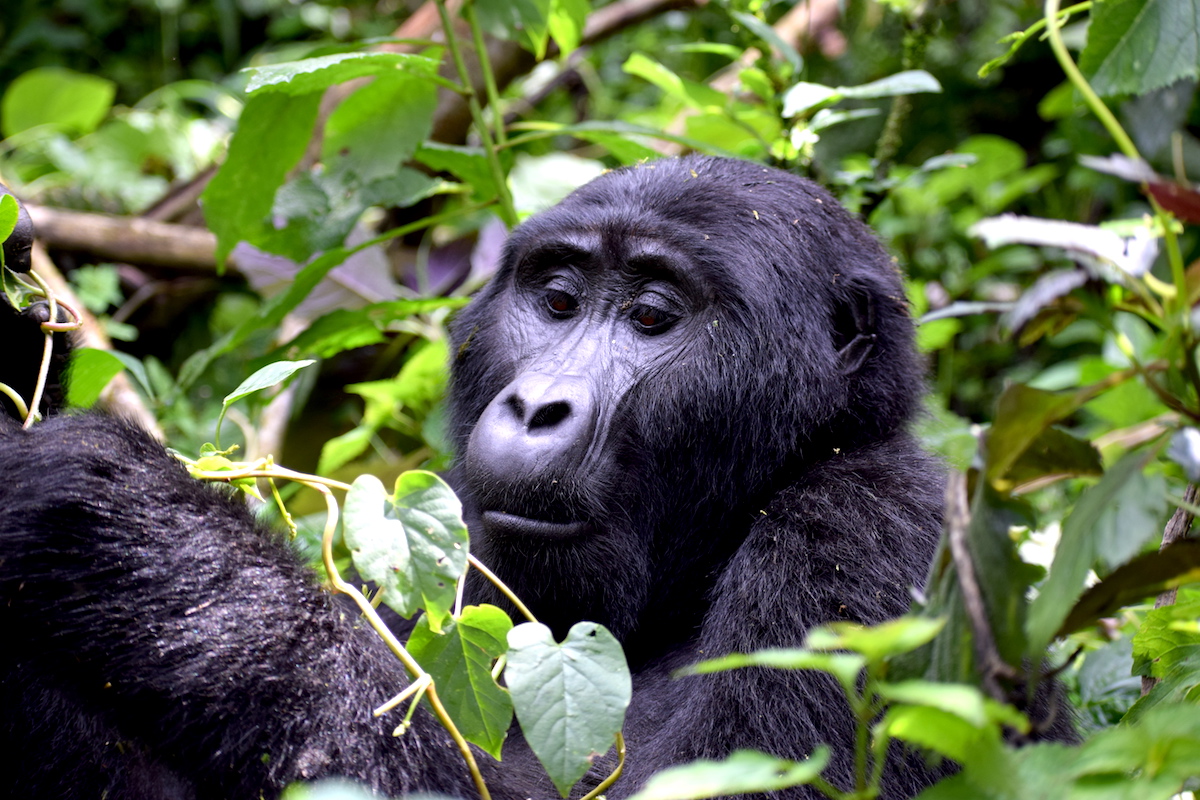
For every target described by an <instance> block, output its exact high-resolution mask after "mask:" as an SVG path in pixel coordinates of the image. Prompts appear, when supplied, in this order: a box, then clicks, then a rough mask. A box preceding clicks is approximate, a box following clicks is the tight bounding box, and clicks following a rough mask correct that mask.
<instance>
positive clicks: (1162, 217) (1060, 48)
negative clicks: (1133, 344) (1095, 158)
mask: <svg viewBox="0 0 1200 800" xmlns="http://www.w3.org/2000/svg"><path fill="white" fill-rule="evenodd" d="M1044 8H1045V13H1044V18H1045V22H1046V35H1047V37H1049V39H1050V49H1051V50H1052V51H1054V57H1055V58H1057V59H1058V64H1059V66H1060V67H1062V71H1063V72H1064V73H1065V74H1066V76H1067V79H1068V80H1070V81H1071V85H1072V86H1074V87H1075V89H1076V90H1077V91H1078V92H1079V94H1080V95H1082V96H1083V101H1084V102H1085V103H1087V106H1088V108H1089V109H1090V110H1091V112H1092V113H1093V114H1095V115H1096V118H1097V119H1098V120H1100V124H1101V125H1103V126H1104V128H1105V130H1107V131H1108V133H1109V135H1110V136H1112V138H1113V141H1114V142H1116V144H1117V147H1118V148H1119V149H1120V150H1121V152H1122V153H1123V154H1124V155H1125V156H1126V157H1128V158H1131V159H1133V160H1135V161H1141V160H1142V156H1141V154H1140V153H1139V152H1138V149H1137V146H1136V145H1134V143H1133V140H1132V139H1130V138H1129V134H1127V133H1126V132H1125V129H1124V128H1122V127H1121V123H1120V122H1118V121H1117V118H1116V116H1115V115H1114V114H1113V113H1112V111H1111V110H1110V109H1109V107H1108V106H1107V105H1105V104H1104V101H1103V100H1101V99H1100V95H1098V94H1096V91H1095V90H1094V89H1093V88H1092V86H1091V84H1089V83H1088V81H1087V78H1085V77H1084V76H1083V73H1082V72H1080V70H1079V67H1078V66H1076V64H1075V60H1074V59H1072V58H1071V54H1070V53H1069V52H1068V51H1067V45H1066V43H1064V42H1063V38H1062V30H1061V27H1062V26H1061V23H1060V20H1059V13H1060V12H1059V0H1046V4H1045V7H1044ZM1150 204H1151V206H1153V208H1154V213H1155V216H1157V217H1158V219H1159V222H1160V223H1161V226H1162V231H1163V241H1164V242H1165V243H1166V246H1167V261H1168V263H1169V264H1170V265H1171V282H1172V283H1174V284H1175V298H1174V303H1173V305H1175V307H1176V308H1177V309H1178V310H1180V311H1181V312H1182V324H1183V330H1185V331H1190V330H1191V327H1192V326H1191V319H1190V317H1189V315H1188V314H1187V313H1186V312H1187V302H1188V300H1187V296H1188V291H1187V275H1186V273H1185V272H1184V266H1183V254H1182V253H1181V252H1180V250H1179V240H1178V238H1177V237H1176V236H1175V231H1174V229H1173V228H1172V227H1171V221H1172V220H1171V219H1169V218H1168V216H1167V213H1166V211H1164V210H1163V208H1162V206H1160V205H1159V204H1158V201H1157V200H1155V199H1154V197H1153V195H1151V196H1150ZM1184 347H1185V350H1188V351H1190V350H1191V342H1190V341H1188V342H1184ZM1187 358H1188V359H1189V360H1191V358H1192V356H1191V354H1190V353H1189V354H1188V355H1187ZM1195 388H1196V390H1197V391H1198V392H1200V385H1197V386H1196V387H1195Z"/></svg>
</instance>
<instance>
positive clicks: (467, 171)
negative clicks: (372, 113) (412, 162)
mask: <svg viewBox="0 0 1200 800" xmlns="http://www.w3.org/2000/svg"><path fill="white" fill-rule="evenodd" d="M414 157H415V158H416V160H417V161H419V162H420V163H422V164H424V165H425V166H427V167H429V168H430V169H432V170H436V171H438V172H449V173H450V174H451V175H453V176H454V177H456V178H458V179H459V180H460V181H462V182H463V183H464V184H466V185H467V186H469V187H471V196H472V197H473V198H474V199H475V200H476V201H480V202H484V201H488V200H491V199H493V198H494V197H496V195H497V194H498V193H499V189H498V188H497V186H496V181H495V180H494V179H493V177H492V168H491V165H490V164H489V163H488V160H487V155H486V154H485V153H484V152H483V150H482V149H480V148H478V147H464V146H459V145H450V144H442V143H441V142H426V143H425V144H424V145H422V146H421V147H419V148H418V149H417V152H416V154H415V156H414Z"/></svg>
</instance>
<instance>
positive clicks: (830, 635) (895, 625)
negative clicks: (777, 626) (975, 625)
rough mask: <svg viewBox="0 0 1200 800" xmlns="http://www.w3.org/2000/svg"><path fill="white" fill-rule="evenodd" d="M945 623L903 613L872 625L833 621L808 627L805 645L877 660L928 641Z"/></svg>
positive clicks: (880, 660) (913, 648)
mask: <svg viewBox="0 0 1200 800" xmlns="http://www.w3.org/2000/svg"><path fill="white" fill-rule="evenodd" d="M945 624H946V621H945V620H943V619H930V618H928V617H901V618H900V619H894V620H889V621H888V622H883V623H880V624H878V625H869V626H867V625H856V624H854V623H852V622H834V623H832V624H830V625H823V626H821V627H819V628H813V629H812V630H811V631H809V632H808V635H807V636H806V637H805V639H804V645H805V647H810V648H812V649H813V650H850V651H853V652H855V653H860V654H861V655H862V656H863V657H864V658H866V659H867V662H868V663H871V664H878V663H881V662H882V661H883V660H884V659H886V658H889V657H891V656H895V655H900V654H902V653H908V652H911V651H913V650H915V649H917V648H918V647H921V646H922V645H925V644H928V643H929V642H931V641H933V637H935V636H937V635H938V632H939V631H941V629H942V628H943V627H944V626H945Z"/></svg>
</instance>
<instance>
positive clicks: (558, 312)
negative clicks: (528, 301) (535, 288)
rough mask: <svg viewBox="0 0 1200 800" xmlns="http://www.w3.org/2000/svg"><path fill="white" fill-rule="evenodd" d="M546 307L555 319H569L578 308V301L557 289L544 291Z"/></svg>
mask: <svg viewBox="0 0 1200 800" xmlns="http://www.w3.org/2000/svg"><path fill="white" fill-rule="evenodd" d="M545 299H546V308H547V310H549V312H550V316H552V317H554V318H555V319H569V318H570V317H573V316H575V312H576V311H578V310H579V301H578V300H576V299H575V298H574V297H573V296H571V295H569V294H567V293H566V292H564V291H561V290H559V289H550V290H549V291H547V292H546V295H545Z"/></svg>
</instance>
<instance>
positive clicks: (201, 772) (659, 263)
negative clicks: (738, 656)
mask: <svg viewBox="0 0 1200 800" xmlns="http://www.w3.org/2000/svg"><path fill="white" fill-rule="evenodd" d="M12 324H14V323H13V322H12V319H11V318H9V317H4V316H0V339H3V340H5V341H7V338H6V333H7V331H6V330H5V327H6V326H11V325H12ZM453 340H454V341H453V344H454V351H453V352H455V353H456V358H455V362H454V364H453V381H452V404H453V426H454V433H455V438H456V441H457V444H458V447H459V452H460V454H461V458H460V465H459V467H458V468H457V471H456V475H455V481H456V485H457V487H458V489H459V490H460V492H461V494H462V496H463V499H464V503H465V507H466V510H467V518H468V523H469V525H470V527H471V529H472V548H473V549H474V551H475V552H476V553H477V554H478V555H480V557H481V558H482V559H483V560H484V561H485V563H488V564H489V565H491V566H492V567H493V568H494V569H495V570H496V571H497V572H498V573H499V574H500V575H501V577H503V578H504V579H505V580H506V581H507V582H508V583H509V584H510V585H511V586H512V587H513V588H514V589H515V590H516V591H517V593H518V594H519V595H520V596H522V597H523V598H525V599H526V600H527V601H528V602H529V603H530V605H531V607H532V608H533V610H534V612H535V613H536V614H537V615H538V616H539V617H540V618H542V619H544V620H545V621H546V622H547V623H549V624H551V625H552V626H553V627H554V628H555V629H556V631H557V632H558V633H560V634H561V633H562V632H563V631H564V629H565V628H566V627H567V626H568V625H569V624H570V623H572V622H574V621H576V620H579V619H583V618H587V619H592V620H595V621H598V622H602V623H604V624H605V625H607V626H609V627H610V628H611V629H612V630H613V632H614V633H615V634H616V635H617V636H618V637H619V638H620V639H621V640H622V642H623V643H624V645H625V647H626V650H627V653H628V656H629V659H630V664H631V667H632V669H633V672H634V699H633V704H632V706H631V708H630V712H629V716H628V721H627V728H626V738H627V741H628V743H629V762H628V764H627V767H626V773H625V777H623V778H622V779H621V780H620V781H619V782H618V783H617V784H616V785H615V786H614V787H612V789H610V790H609V792H608V796H609V797H614V798H616V797H623V796H626V795H628V794H630V793H632V792H633V791H635V790H636V789H637V788H638V787H639V786H640V785H641V784H642V783H643V782H644V781H645V780H646V778H647V777H649V776H650V775H651V774H653V773H654V772H655V771H657V770H660V769H662V768H664V767H666V766H669V765H672V764H677V763H680V762H682V761H686V760H689V759H692V758H697V757H722V756H724V755H726V754H728V753H729V752H730V751H731V750H734V749H737V748H742V747H753V748H758V749H763V750H767V751H769V752H772V753H776V754H779V755H784V756H791V757H797V758H801V757H804V756H806V755H807V754H809V753H810V752H811V751H812V749H813V748H814V747H815V746H816V745H817V744H819V743H821V742H828V743H830V744H832V745H834V747H835V759H834V762H833V765H832V767H831V769H830V771H829V772H828V773H827V777H828V778H829V779H830V780H832V782H833V783H835V784H839V785H842V786H845V787H848V786H849V785H850V780H851V774H852V764H851V760H850V757H849V753H850V748H851V747H852V744H853V726H852V721H851V716H850V713H849V710H848V709H847V707H846V705H845V703H844V701H843V700H842V697H841V693H840V691H839V690H838V689H837V688H836V687H835V685H834V684H833V682H832V680H830V679H828V678H826V677H825V676H823V675H821V674H819V673H810V672H785V671H775V670H761V669H759V670H742V671H738V672H734V673H726V674H720V675H714V676H707V677H692V678H686V679H681V680H672V679H671V678H670V672H671V671H672V670H673V669H675V668H677V667H679V666H681V665H684V664H687V663H689V662H692V661H695V660H697V659H700V658H705V657H711V656H716V655H720V654H723V653H728V652H733V651H748V650H754V649H758V648H763V647H770V646H789V645H797V644H799V643H800V642H801V641H802V639H803V637H804V634H805V632H806V631H807V630H809V629H810V628H811V627H812V626H814V625H818V624H821V623H824V622H829V621H832V620H854V621H859V622H866V623H871V622H878V621H881V620H884V619H887V618H889V617H893V616H896V615H898V614H900V613H902V612H904V611H905V610H906V609H907V607H908V605H909V595H908V591H909V587H912V586H914V585H919V584H920V583H921V581H922V580H923V577H924V574H925V571H926V567H927V564H928V562H929V559H930V557H931V555H932V553H933V549H934V545H935V542H936V538H937V530H938V527H939V514H940V492H941V477H940V470H939V467H938V466H937V465H936V464H935V463H934V462H932V461H931V460H930V459H929V458H928V457H927V456H925V455H924V454H922V453H921V452H920V450H919V449H918V448H917V447H916V445H915V444H914V443H913V441H912V440H911V439H910V438H909V437H908V436H907V434H906V433H905V432H904V427H905V425H906V423H907V422H908V421H909V420H910V418H911V417H912V416H913V414H914V413H915V409H916V407H917V403H918V399H919V397H920V394H921V390H922V378H921V369H920V366H919V361H918V359H917V356H916V354H915V352H914V349H913V344H912V323H911V321H910V320H909V318H908V315H907V311H906V308H905V303H904V299H903V292H902V288H901V284H900V279H899V276H898V275H897V274H896V271H895V268H894V266H893V264H892V262H891V260H890V259H889V258H888V256H887V254H886V253H885V252H884V251H883V249H882V248H881V247H880V246H879V244H878V243H877V242H876V241H875V239H874V238H873V236H872V235H871V233H870V231H869V230H868V229H867V228H866V227H865V226H863V225H862V224H861V223H859V222H857V221H855V220H854V219H852V218H851V217H850V216H849V215H848V214H847V213H846V212H845V211H844V210H843V209H842V208H841V207H840V206H838V205H837V203H836V202H835V201H834V200H833V198H832V197H830V196H829V195H828V194H827V193H825V192H824V191H823V190H821V189H819V188H818V187H816V186H814V185H813V184H811V183H808V182H806V181H803V180H800V179H798V178H795V177H793V176H790V175H788V174H786V173H783V172H779V171H776V170H770V169H765V168H763V167H760V166H756V165H752V164H748V163H744V162H738V161H730V160H721V159H708V158H689V159H683V160H674V161H662V162H656V163H652V164H647V165H644V166H641V167H638V168H632V169H626V170H619V171H616V172H612V173H609V174H607V175H605V176H603V177H601V178H599V179H598V180H596V181H594V182H593V183H591V184H589V185H588V186H586V187H584V188H583V189H581V190H579V191H577V192H576V193H575V194H573V195H572V196H571V197H570V198H568V199H567V200H566V201H564V202H563V203H562V204H561V205H559V206H558V207H556V208H554V209H552V210H550V211H548V212H546V213H545V214H542V215H540V216H538V217H535V218H533V219H532V220H530V221H529V222H527V223H525V224H524V225H523V226H522V227H521V228H520V229H518V231H517V232H515V233H514V235H513V237H512V239H511V241H510V243H509V245H508V249H507V252H506V257H505V261H504V263H503V265H502V267H501V269H500V271H499V273H498V275H497V276H496V278H495V280H494V281H493V282H492V283H491V284H490V285H489V286H488V287H487V288H486V289H485V290H484V291H483V293H482V294H481V295H480V297H479V298H477V299H476V300H475V302H473V303H472V304H471V305H470V306H469V307H468V308H467V309H466V310H465V311H464V312H463V313H462V314H461V315H460V316H459V318H458V320H457V322H456V324H455V326H454V329H453ZM4 363H5V365H6V366H5V367H4V368H2V369H0V380H6V379H7V376H6V371H7V363H8V362H4ZM0 476H2V478H3V480H2V481H0V552H2V553H3V561H2V562H0V599H2V601H3V607H2V608H0V614H2V620H0V622H2V624H3V625H4V629H5V630H6V631H8V637H7V638H8V642H9V646H8V647H7V648H6V655H5V656H3V658H4V659H5V661H4V675H5V678H4V683H3V689H4V696H3V702H4V705H5V708H6V709H7V711H6V712H5V719H6V725H5V730H4V741H2V742H0V747H3V748H4V752H6V753H7V754H8V760H9V763H10V764H11V765H12V766H10V767H9V768H8V769H5V770H0V793H4V794H6V795H8V796H22V797H28V798H42V797H80V798H84V797H100V796H104V795H105V793H106V792H107V796H108V797H129V798H141V797H156V798H157V797H182V798H188V797H212V798H256V797H258V796H259V795H260V794H261V795H263V796H266V797H271V796H274V795H276V794H277V793H278V792H279V790H280V789H281V788H282V787H283V786H284V785H286V784H287V783H288V782H289V781H292V780H296V779H304V778H314V777H318V776H329V775H343V776H348V777H351V778H354V779H357V780H360V781H364V782H365V783H367V784H368V785H370V786H372V787H373V788H375V789H376V790H378V791H380V792H381V793H386V794H390V795H398V794H401V793H403V792H407V791H412V790H414V789H418V788H421V789H436V790H441V791H444V792H448V793H450V794H457V795H460V796H464V797H467V796H472V795H473V789H472V788H471V785H470V782H469V780H468V777H467V773H466V770H465V768H464V767H463V766H462V764H461V762H460V761H459V759H458V757H457V755H456V754H455V753H454V751H453V750H452V748H451V747H450V745H449V743H448V740H447V737H446V735H445V734H444V733H442V732H441V731H440V730H439V729H438V728H437V726H436V723H435V722H433V721H432V719H431V718H429V717H428V716H425V715H422V714H419V715H418V718H417V720H416V724H415V727H414V729H413V730H411V731H410V732H409V733H407V734H406V735H405V736H404V737H402V738H400V739H394V738H392V737H391V736H390V735H389V734H390V731H391V728H392V727H393V726H394V725H395V724H396V720H395V719H394V718H392V717H385V718H384V719H383V720H376V719H373V718H372V717H371V713H370V712H371V709H372V708H373V707H374V706H376V705H377V704H379V703H380V702H382V701H383V700H384V699H386V698H387V697H388V696H390V695H391V694H393V693H394V692H395V691H397V690H398V689H399V688H400V687H402V686H403V685H404V683H405V678H404V675H403V672H402V670H401V668H400V667H399V665H398V664H397V663H395V662H394V660H393V659H392V658H391V656H390V655H389V654H388V653H387V652H386V650H385V648H384V647H383V646H382V645H381V644H380V643H379V642H378V641H377V640H376V639H375V637H374V636H373V634H371V633H369V632H364V631H361V630H359V629H358V625H357V623H356V622H355V619H354V616H353V614H351V613H348V612H346V611H344V610H342V609H341V608H340V607H339V606H338V605H337V604H335V603H333V602H331V601H330V598H329V597H328V596H327V595H326V594H325V593H323V592H322V591H320V590H319V589H318V588H317V587H316V586H315V585H314V583H313V581H312V578H311V576H309V575H308V574H307V573H306V572H305V570H304V569H303V568H302V567H301V566H299V565H298V563H297V559H296V558H295V556H294V555H293V554H292V553H291V552H290V550H289V549H288V548H287V547H286V546H285V544H283V543H281V542H280V541H279V540H278V538H277V537H276V536H275V535H274V534H272V533H271V532H269V531H266V530H262V529H260V528H259V527H258V526H256V525H255V523H254V521H253V520H252V519H251V517H250V515H249V514H248V513H247V512H246V510H245V509H244V507H243V506H242V505H241V504H240V503H239V502H237V501H235V500H233V499H230V498H228V497H226V496H225V495H223V494H222V493H221V492H220V491H217V490H214V489H212V488H211V487H207V486H202V485H200V484H198V483H197V482H195V481H192V480H191V479H190V478H188V477H187V475H186V474H185V472H184V471H183V470H182V468H180V467H179V466H178V465H177V464H176V463H174V462H173V460H172V459H171V458H170V457H169V456H167V455H166V454H165V453H164V452H163V450H162V448H161V447H159V446H158V445H156V444H154V443H153V442H151V441H150V440H149V439H148V438H147V437H146V436H145V435H144V434H142V433H141V432H139V431H137V430H134V429H132V428H130V427H129V426H127V425H124V424H122V423H120V422H118V421H115V420H111V419H107V418H104V417H101V416H97V415H87V416H81V417H57V418H53V419H50V420H48V421H47V422H44V423H42V424H40V425H38V426H35V428H34V429H33V430H30V431H20V430H18V429H17V428H16V426H15V425H11V424H5V423H4V422H3V421H0ZM469 591H470V592H471V594H472V596H473V597H474V598H475V599H476V600H489V601H493V602H495V601H497V599H498V598H496V597H495V596H494V594H493V593H492V592H491V591H490V589H489V588H488V587H487V586H485V585H477V584H474V583H473V584H472V585H471V586H470V587H469ZM609 758H611V754H610V756H609ZM480 761H481V763H482V764H483V765H484V768H485V770H486V772H487V773H488V779H489V783H490V785H491V787H492V789H493V793H494V795H495V796H497V797H499V798H524V797H533V798H550V797H553V796H555V793H554V790H553V788H552V787H551V786H550V784H549V782H548V781H547V780H546V779H545V778H543V777H540V770H538V769H537V768H536V767H535V766H534V765H533V764H532V756H531V755H530V754H529V752H528V749H527V748H526V747H524V745H523V742H522V741H521V740H520V738H519V734H514V735H513V736H510V740H509V742H508V744H507V745H506V750H505V760H504V762H503V763H502V764H499V765H497V764H494V763H493V762H490V759H488V758H487V757H486V756H481V758H480ZM610 767H611V762H610V761H609V760H608V759H605V760H604V763H601V764H598V765H597V767H596V769H595V770H593V773H594V774H590V775H589V776H588V778H587V779H585V783H587V782H591V783H593V784H594V783H595V782H596V781H598V780H600V778H602V777H603V775H605V774H607V771H608V770H609V769H610ZM935 777H936V775H935V771H933V770H930V769H927V768H926V767H924V765H923V764H922V763H921V762H920V761H919V760H918V759H915V758H910V759H901V758H896V759H893V760H892V762H891V763H890V766H889V770H888V772H887V775H886V779H885V780H886V786H885V795H886V796H887V797H903V796H910V795H912V794H915V793H916V792H917V791H918V790H919V789H920V788H921V787H923V786H925V785H927V784H928V783H929V782H931V781H932V780H933V779H934V778H935ZM4 783H7V784H8V785H7V786H5V785H3V784H4ZM584 788H586V787H584ZM780 796H781V797H787V798H800V797H808V796H810V792H809V791H808V790H806V789H803V788H802V789H797V790H791V791H785V792H782V793H780Z"/></svg>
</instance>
